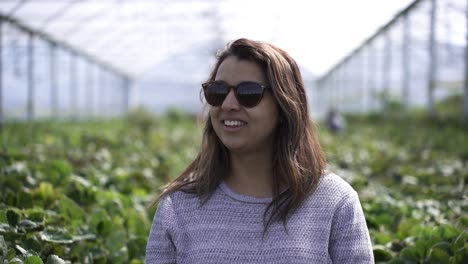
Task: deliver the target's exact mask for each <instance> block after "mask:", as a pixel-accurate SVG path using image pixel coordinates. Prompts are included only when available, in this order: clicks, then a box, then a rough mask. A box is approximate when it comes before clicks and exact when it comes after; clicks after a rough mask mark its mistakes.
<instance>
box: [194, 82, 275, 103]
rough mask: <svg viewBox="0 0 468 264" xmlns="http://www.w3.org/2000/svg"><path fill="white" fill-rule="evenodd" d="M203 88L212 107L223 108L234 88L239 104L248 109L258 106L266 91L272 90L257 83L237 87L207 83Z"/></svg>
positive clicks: (244, 83) (223, 83) (220, 83)
mask: <svg viewBox="0 0 468 264" xmlns="http://www.w3.org/2000/svg"><path fill="white" fill-rule="evenodd" d="M202 87H203V92H204V94H205V99H206V101H207V102H208V104H210V105H211V106H214V107H218V106H221V105H222V104H223V102H224V100H225V99H226V97H227V95H228V94H229V91H231V88H232V89H234V94H235V96H236V99H237V101H238V102H239V104H241V105H242V106H244V107H248V108H251V107H254V106H256V105H258V104H259V103H260V101H261V100H262V98H263V92H264V91H265V89H267V88H270V87H268V86H265V85H262V84H260V83H256V82H241V83H239V84H238V85H237V86H229V84H227V83H226V82H223V81H213V82H206V83H203V84H202Z"/></svg>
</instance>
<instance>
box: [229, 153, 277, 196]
mask: <svg viewBox="0 0 468 264" xmlns="http://www.w3.org/2000/svg"><path fill="white" fill-rule="evenodd" d="M230 156H231V173H230V175H229V176H228V178H227V179H226V184H228V185H229V187H230V188H232V189H233V190H234V191H236V192H238V193H241V194H245V195H249V196H254V197H272V196H273V191H272V190H273V170H272V169H273V164H272V151H262V152H261V153H259V152H255V153H242V154H240V153H231V155H230Z"/></svg>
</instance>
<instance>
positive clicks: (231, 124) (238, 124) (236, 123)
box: [223, 120, 247, 127]
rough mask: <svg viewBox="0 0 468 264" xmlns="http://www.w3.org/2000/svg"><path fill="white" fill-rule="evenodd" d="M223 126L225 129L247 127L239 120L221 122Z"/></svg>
mask: <svg viewBox="0 0 468 264" xmlns="http://www.w3.org/2000/svg"><path fill="white" fill-rule="evenodd" d="M223 124H224V125H225V126H227V127H243V126H245V125H247V123H246V122H243V121H240V120H223Z"/></svg>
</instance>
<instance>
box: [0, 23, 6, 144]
mask: <svg viewBox="0 0 468 264" xmlns="http://www.w3.org/2000/svg"><path fill="white" fill-rule="evenodd" d="M4 123H5V120H4V116H3V20H2V17H0V134H3V126H4ZM2 138H3V136H2Z"/></svg>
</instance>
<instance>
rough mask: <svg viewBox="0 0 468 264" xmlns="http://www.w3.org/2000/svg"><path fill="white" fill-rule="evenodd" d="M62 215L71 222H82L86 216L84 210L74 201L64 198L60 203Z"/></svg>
mask: <svg viewBox="0 0 468 264" xmlns="http://www.w3.org/2000/svg"><path fill="white" fill-rule="evenodd" d="M59 210H60V213H61V214H62V215H64V216H66V217H67V219H69V220H70V221H76V222H81V220H82V219H83V216H84V214H85V213H84V211H83V209H82V208H81V207H80V206H79V205H78V204H76V203H75V201H73V200H72V199H70V198H68V197H66V196H64V197H63V198H62V199H60V202H59Z"/></svg>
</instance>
